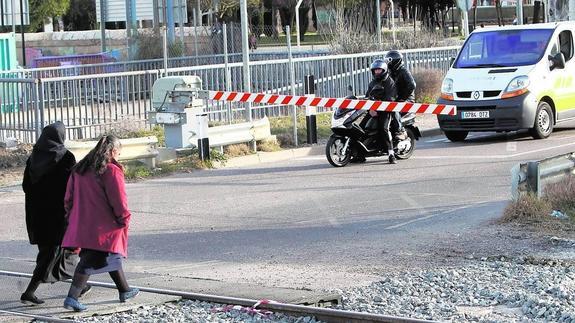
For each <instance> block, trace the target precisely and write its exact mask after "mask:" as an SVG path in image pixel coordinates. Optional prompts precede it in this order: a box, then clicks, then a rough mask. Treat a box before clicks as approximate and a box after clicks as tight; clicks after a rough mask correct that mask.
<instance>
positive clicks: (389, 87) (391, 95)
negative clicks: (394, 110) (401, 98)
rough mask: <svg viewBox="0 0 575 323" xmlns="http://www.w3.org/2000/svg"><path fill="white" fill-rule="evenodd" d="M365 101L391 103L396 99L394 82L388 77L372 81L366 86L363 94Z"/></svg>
mask: <svg viewBox="0 0 575 323" xmlns="http://www.w3.org/2000/svg"><path fill="white" fill-rule="evenodd" d="M365 98H366V99H374V100H379V101H387V102H392V101H395V100H396V98H397V88H396V86H395V82H394V81H393V79H392V78H391V77H389V76H386V77H385V78H383V79H381V80H377V79H373V80H371V82H369V85H368V86H367V92H365Z"/></svg>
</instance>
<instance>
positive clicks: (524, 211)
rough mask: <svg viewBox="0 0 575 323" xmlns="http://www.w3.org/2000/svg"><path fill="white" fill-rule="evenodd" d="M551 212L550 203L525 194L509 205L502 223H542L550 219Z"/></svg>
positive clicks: (501, 220)
mask: <svg viewBox="0 0 575 323" xmlns="http://www.w3.org/2000/svg"><path fill="white" fill-rule="evenodd" d="M551 211H552V207H551V204H550V203H549V201H547V200H544V199H539V198H538V197H537V196H536V195H534V194H531V193H530V194H524V195H521V196H520V197H519V198H518V199H517V200H516V201H512V202H511V203H510V204H509V205H507V207H506V208H505V211H504V212H503V217H502V218H501V219H500V222H503V223H505V222H520V223H541V222H543V221H545V219H549V218H550V214H551Z"/></svg>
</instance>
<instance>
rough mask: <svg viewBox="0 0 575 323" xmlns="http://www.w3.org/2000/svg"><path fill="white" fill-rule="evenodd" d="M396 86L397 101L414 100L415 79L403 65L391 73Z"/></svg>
mask: <svg viewBox="0 0 575 323" xmlns="http://www.w3.org/2000/svg"><path fill="white" fill-rule="evenodd" d="M391 77H392V78H393V80H394V81H395V85H396V86H397V101H398V102H406V101H407V102H415V87H416V84H415V80H414V79H413V76H412V75H411V73H409V71H408V70H407V68H405V66H402V67H401V68H399V70H397V71H396V72H395V73H393V74H391Z"/></svg>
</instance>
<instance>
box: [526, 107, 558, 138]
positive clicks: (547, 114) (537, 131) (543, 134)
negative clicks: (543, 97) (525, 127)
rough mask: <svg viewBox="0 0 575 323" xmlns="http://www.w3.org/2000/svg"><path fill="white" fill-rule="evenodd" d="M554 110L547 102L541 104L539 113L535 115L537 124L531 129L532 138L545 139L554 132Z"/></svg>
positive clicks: (538, 108)
mask: <svg viewBox="0 0 575 323" xmlns="http://www.w3.org/2000/svg"><path fill="white" fill-rule="evenodd" d="M553 123H554V117H553V110H551V106H550V105H549V103H547V102H539V106H538V107H537V113H536V114H535V124H534V125H533V128H531V129H529V132H530V133H531V136H533V138H535V139H545V138H547V137H549V135H551V132H553Z"/></svg>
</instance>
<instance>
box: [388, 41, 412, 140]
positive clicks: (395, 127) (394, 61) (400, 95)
mask: <svg viewBox="0 0 575 323" xmlns="http://www.w3.org/2000/svg"><path fill="white" fill-rule="evenodd" d="M385 62H386V63H387V66H388V67H389V72H390V75H391V77H392V78H393V80H394V81H395V85H396V86H397V100H396V101H397V102H410V103H414V102H415V87H416V86H417V84H416V83H415V80H414V79H413V76H412V75H411V73H410V72H409V70H407V67H405V64H404V62H403V55H402V54H401V53H400V52H399V51H397V50H390V51H389V52H387V54H386V55H385ZM391 130H392V131H393V133H394V135H395V137H396V138H397V139H400V140H403V139H406V138H407V133H406V132H405V129H404V128H403V124H402V123H401V115H400V114H399V112H395V113H394V121H393V122H392V125H391Z"/></svg>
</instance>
